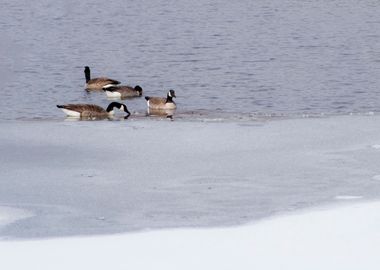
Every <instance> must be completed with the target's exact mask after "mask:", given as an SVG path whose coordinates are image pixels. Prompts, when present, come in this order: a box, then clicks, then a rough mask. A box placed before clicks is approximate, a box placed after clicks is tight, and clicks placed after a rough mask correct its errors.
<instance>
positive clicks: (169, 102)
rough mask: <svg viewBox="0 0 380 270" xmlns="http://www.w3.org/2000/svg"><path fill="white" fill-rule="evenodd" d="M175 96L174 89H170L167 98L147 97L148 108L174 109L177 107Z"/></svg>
mask: <svg viewBox="0 0 380 270" xmlns="http://www.w3.org/2000/svg"><path fill="white" fill-rule="evenodd" d="M173 97H176V96H175V92H174V90H169V92H168V94H167V96H166V98H161V97H145V99H146V103H147V104H148V108H150V109H158V110H167V109H172V110H173V109H175V108H176V107H177V106H176V105H175V103H174V101H173Z"/></svg>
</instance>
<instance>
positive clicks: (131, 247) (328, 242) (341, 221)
mask: <svg viewBox="0 0 380 270" xmlns="http://www.w3.org/2000/svg"><path fill="white" fill-rule="evenodd" d="M379 250H380V203H379V202H371V203H361V204H355V205H350V206H340V207H334V208H332V209H326V208H325V209H318V210H315V209H314V210H312V211H308V212H304V211H303V212H302V213H297V214H293V215H288V216H278V217H274V218H270V219H268V220H265V221H262V222H258V223H256V224H250V225H245V226H239V227H231V228H218V229H174V230H158V231H149V232H140V233H131V234H116V235H109V236H92V237H73V238H57V239H49V240H32V241H0V254H1V260H0V269H7V270H16V269H17V270H18V269H36V270H37V269H38V270H44V269H46V270H48V269H49V270H50V269H55V270H60V269H62V270H67V269H91V270H97V269H113V270H118V269H120V270H125V269H134V270H139V269H144V270H145V269H165V270H171V269H173V270H177V269H181V270H187V269H189V270H194V269H207V270H209V269H218V270H224V269H225V270H230V269H239V270H244V269H247V270H252V269H265V270H271V269H273V270H278V269H283V270H284V269H289V270H290V269H291V270H297V269H299V270H304V269H308V270H313V269H315V270H320V269H324V270H337V269H345V270H350V269H352V270H357V269H366V270H372V269H373V270H377V269H378V268H379V264H380V256H379Z"/></svg>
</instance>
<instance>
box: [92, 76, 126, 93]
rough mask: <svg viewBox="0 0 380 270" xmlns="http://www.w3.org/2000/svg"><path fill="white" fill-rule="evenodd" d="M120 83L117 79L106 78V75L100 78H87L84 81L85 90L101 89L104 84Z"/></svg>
mask: <svg viewBox="0 0 380 270" xmlns="http://www.w3.org/2000/svg"><path fill="white" fill-rule="evenodd" d="M118 84H120V82H119V81H116V80H113V79H110V78H106V77H100V78H94V79H91V80H89V81H88V82H87V83H86V90H102V89H103V87H104V86H107V85H118Z"/></svg>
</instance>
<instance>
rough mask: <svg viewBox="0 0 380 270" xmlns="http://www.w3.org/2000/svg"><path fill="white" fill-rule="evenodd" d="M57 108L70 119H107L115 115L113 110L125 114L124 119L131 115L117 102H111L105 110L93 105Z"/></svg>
mask: <svg viewBox="0 0 380 270" xmlns="http://www.w3.org/2000/svg"><path fill="white" fill-rule="evenodd" d="M57 107H58V108H60V109H62V111H63V112H64V113H65V114H67V116H71V117H81V118H107V117H109V116H112V115H113V114H114V113H115V112H114V109H115V108H118V109H119V110H122V111H124V112H126V113H127V116H126V118H127V117H128V116H130V115H131V113H130V112H129V111H128V108H127V106H125V105H124V104H121V103H118V102H111V103H110V104H109V105H108V107H107V109H106V110H105V109H103V108H102V107H100V106H98V105H94V104H66V105H57Z"/></svg>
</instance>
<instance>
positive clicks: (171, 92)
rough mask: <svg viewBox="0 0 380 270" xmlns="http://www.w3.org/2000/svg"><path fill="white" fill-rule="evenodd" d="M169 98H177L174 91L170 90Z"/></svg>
mask: <svg viewBox="0 0 380 270" xmlns="http://www.w3.org/2000/svg"><path fill="white" fill-rule="evenodd" d="M168 97H171V98H173V97H176V96H175V92H174V90H169V92H168Z"/></svg>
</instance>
